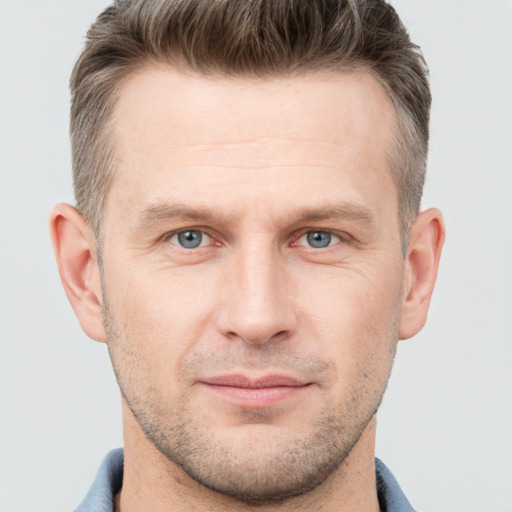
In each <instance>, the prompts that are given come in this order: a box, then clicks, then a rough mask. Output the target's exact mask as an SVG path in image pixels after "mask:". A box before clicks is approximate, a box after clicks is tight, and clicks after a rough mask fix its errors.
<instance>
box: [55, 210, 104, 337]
mask: <svg viewBox="0 0 512 512" xmlns="http://www.w3.org/2000/svg"><path fill="white" fill-rule="evenodd" d="M50 233H51V238H52V244H53V250H54V252H55V257H56V259H57V266H58V268H59V274H60V278H61V280H62V284H63V286H64V290H65V291H66V295H67V296H68V299H69V302H70V303H71V306H72V307H73V309H74V311H75V314H76V316H77V317H78V320H79V322H80V325H81V326H82V329H83V330H84V332H85V333H86V334H87V336H89V337H90V338H92V339H94V340H96V341H102V342H104V341H106V335H105V328H104V326H103V316H102V311H101V306H102V300H103V299H102V294H101V275H100V269H99V267H98V261H97V257H96V242H95V238H94V235H93V233H92V231H91V229H90V227H89V225H88V224H87V223H86V222H85V220H84V219H83V217H82V216H81V215H80V213H79V212H78V211H77V210H76V209H75V208H73V207H72V206H70V205H69V204H59V205H57V206H56V207H55V208H54V209H53V210H52V213H51V215H50Z"/></svg>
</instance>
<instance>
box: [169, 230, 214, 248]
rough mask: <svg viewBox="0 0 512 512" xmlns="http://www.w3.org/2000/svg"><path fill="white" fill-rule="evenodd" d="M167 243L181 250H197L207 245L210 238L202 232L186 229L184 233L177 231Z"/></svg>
mask: <svg viewBox="0 0 512 512" xmlns="http://www.w3.org/2000/svg"><path fill="white" fill-rule="evenodd" d="M169 241H170V242H171V243H172V244H174V245H178V246H180V247H183V249H197V248H198V247H201V246H203V245H206V244H209V243H210V242H211V238H210V237H209V236H208V235H207V234H206V233H203V232H202V231H199V230H197V229H187V230H186V231H179V232H178V233H174V234H173V235H172V236H171V237H169Z"/></svg>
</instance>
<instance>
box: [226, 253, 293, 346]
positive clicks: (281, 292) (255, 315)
mask: <svg viewBox="0 0 512 512" xmlns="http://www.w3.org/2000/svg"><path fill="white" fill-rule="evenodd" d="M262 245H263V244H260V245H259V246H255V245H253V246H252V247H247V248H246V249H245V250H244V251H240V254H237V255H236V256H235V257H234V258H233V259H232V260H231V261H230V263H229V268H228V269H226V270H227V271H226V274H227V275H225V281H224V283H223V284H222V289H223V300H222V305H221V310H220V311H218V317H217V321H218V329H219V331H220V332H221V334H222V335H223V336H225V337H227V338H228V339H232V340H242V341H244V342H245V343H247V344H251V345H262V344H265V343H269V342H277V341H281V340H284V339H287V338H289V337H290V336H292V335H293V333H294V332H295V330H296V326H297V316H296V314H295V311H294V307H293V298H292V295H293V290H292V282H291V279H290V276H289V272H288V271H287V269H286V268H285V267H286V264H285V262H283V258H282V257H280V255H279V254H277V253H276V252H275V251H274V250H272V249H271V248H268V247H267V248H265V247H262Z"/></svg>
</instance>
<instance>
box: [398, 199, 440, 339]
mask: <svg viewBox="0 0 512 512" xmlns="http://www.w3.org/2000/svg"><path fill="white" fill-rule="evenodd" d="M444 238H445V227H444V221H443V216H442V214H441V212H440V211H439V210H437V209H435V208H431V209H429V210H426V211H424V212H422V213H420V215H419V217H418V220H417V221H416V222H415V223H414V224H413V226H412V227H411V231H410V236H409V247H408V251H407V257H406V263H405V276H404V296H403V302H402V318H401V323H400V332H399V337H400V339H407V338H410V337H411V336H414V335H415V334H417V333H418V332H419V331H420V330H421V329H422V327H423V326H424V325H425V322H426V320H427V314H428V308H429V305H430V298H431V297H432V292H433V290H434V284H435V281H436V277H437V270H438V268H439V259H440V257H441V250H442V248H443V243H444Z"/></svg>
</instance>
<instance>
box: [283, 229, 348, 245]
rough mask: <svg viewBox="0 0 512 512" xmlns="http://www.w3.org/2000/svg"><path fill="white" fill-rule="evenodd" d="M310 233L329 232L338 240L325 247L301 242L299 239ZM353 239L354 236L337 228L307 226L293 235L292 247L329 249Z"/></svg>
mask: <svg viewBox="0 0 512 512" xmlns="http://www.w3.org/2000/svg"><path fill="white" fill-rule="evenodd" d="M309 233H328V234H329V235H331V237H332V238H337V240H335V241H334V243H331V244H330V245H328V246H326V247H323V248H315V247H311V246H310V245H309V244H307V243H304V244H299V240H300V239H301V238H303V237H305V236H306V235H308V234H309ZM352 240H353V238H352V237H351V236H350V235H349V234H347V233H344V232H340V231H337V230H333V229H321V228H305V229H301V230H300V231H299V232H298V233H297V234H296V235H295V236H294V237H293V242H292V243H291V246H292V247H305V248H307V249H311V250H313V251H319V250H326V249H329V248H331V247H334V246H336V245H338V244H339V243H350V242H351V241H352Z"/></svg>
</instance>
